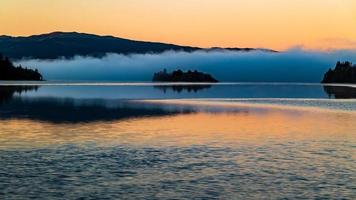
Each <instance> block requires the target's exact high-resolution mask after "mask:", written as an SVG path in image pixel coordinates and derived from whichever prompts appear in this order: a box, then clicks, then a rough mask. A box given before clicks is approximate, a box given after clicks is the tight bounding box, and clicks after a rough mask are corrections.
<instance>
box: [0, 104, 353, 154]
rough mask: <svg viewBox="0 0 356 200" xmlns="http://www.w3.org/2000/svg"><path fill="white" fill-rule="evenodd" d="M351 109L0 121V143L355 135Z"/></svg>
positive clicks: (160, 142)
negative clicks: (110, 119)
mask: <svg viewBox="0 0 356 200" xmlns="http://www.w3.org/2000/svg"><path fill="white" fill-rule="evenodd" d="M355 117H356V114H355V113H354V112H349V113H348V112H327V111H325V112H322V111H313V109H309V111H306V110H303V109H294V110H291V109H277V108H267V109H265V110H264V111H263V112H261V111H259V110H258V109H257V110H255V109H251V110H247V111H244V112H229V113H226V112H225V113H224V112H222V113H211V112H210V113H209V112H197V113H189V114H176V115H169V116H163V117H162V116H160V117H141V118H131V119H125V120H116V121H97V122H91V123H61V124H56V123H49V122H41V121H34V120H22V119H10V120H2V121H1V125H0V127H1V132H0V148H1V149H7V148H40V147H50V146H55V145H64V144H78V145H81V144H90V143H93V144H97V145H134V146H162V147H164V146H190V145H216V146H220V145H238V144H252V145H253V144H256V145H257V144H261V143H268V142H288V141H296V140H298V141H300V140H325V141H335V140H337V141H355V140H356V137H355V133H356V123H355V119H356V118H355Z"/></svg>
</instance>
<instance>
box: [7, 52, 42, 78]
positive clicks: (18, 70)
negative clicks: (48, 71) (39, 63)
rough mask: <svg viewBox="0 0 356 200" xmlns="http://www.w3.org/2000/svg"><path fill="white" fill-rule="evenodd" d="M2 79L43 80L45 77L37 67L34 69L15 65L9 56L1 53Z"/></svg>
mask: <svg viewBox="0 0 356 200" xmlns="http://www.w3.org/2000/svg"><path fill="white" fill-rule="evenodd" d="M0 80H24V81H27V80H28V81H42V80H43V77H42V75H41V74H40V73H39V72H38V70H37V69H35V70H32V69H28V68H23V67H22V66H21V65H20V66H17V67H16V66H14V64H13V63H12V62H11V61H10V59H9V58H8V57H5V56H3V55H2V54H0Z"/></svg>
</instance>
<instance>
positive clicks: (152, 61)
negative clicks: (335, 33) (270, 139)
mask: <svg viewBox="0 0 356 200" xmlns="http://www.w3.org/2000/svg"><path fill="white" fill-rule="evenodd" d="M339 60H340V61H344V60H349V61H356V51H332V52H315V51H303V50H300V49H291V50H288V51H286V52H282V53H270V52H263V51H254V52H234V51H212V52H206V51H196V52H192V53H188V52H173V51H168V52H164V53H162V54H133V55H119V54H108V55H107V56H105V57H104V58H92V57H75V58H74V59H71V60H66V59H58V60H22V61H19V62H18V63H17V64H22V65H24V66H29V67H32V68H37V69H38V70H39V71H40V72H41V73H42V74H43V76H44V77H45V79H46V80H72V81H81V80H82V81H151V79H152V75H153V73H154V72H157V71H160V70H162V69H164V68H166V69H168V70H174V69H183V70H188V69H193V70H195V69H196V70H199V71H203V72H207V73H210V74H212V75H213V76H214V77H216V78H217V79H218V80H220V81H225V82H235V81H236V82H320V81H321V79H322V77H323V74H324V72H325V71H327V69H328V68H330V67H333V66H334V65H335V63H336V62H337V61H339Z"/></svg>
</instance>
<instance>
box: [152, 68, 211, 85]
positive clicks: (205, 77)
mask: <svg viewBox="0 0 356 200" xmlns="http://www.w3.org/2000/svg"><path fill="white" fill-rule="evenodd" d="M152 81H154V82H206V83H216V82H218V80H216V79H215V78H213V77H212V76H211V75H210V74H205V73H202V72H198V71H197V70H195V71H191V70H188V71H187V72H183V71H182V70H180V69H179V70H175V71H173V72H172V73H168V72H167V70H166V69H164V70H163V71H160V72H157V73H155V74H154V75H153V79H152Z"/></svg>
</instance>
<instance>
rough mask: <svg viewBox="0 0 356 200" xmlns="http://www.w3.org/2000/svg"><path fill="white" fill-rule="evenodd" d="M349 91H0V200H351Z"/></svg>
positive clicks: (93, 86)
mask: <svg viewBox="0 0 356 200" xmlns="http://www.w3.org/2000/svg"><path fill="white" fill-rule="evenodd" d="M355 119H356V86H355V85H320V84H302V83H219V84H188V83H186V84H182V83H177V84H152V83H105V82H99V83H94V82H88V83H84V82H71V83H69V82H43V83H37V82H0V169H1V171H0V199H28V198H39V199H207V198H209V199H294V198H307V199H355V198H356V193H355V191H356V164H355V163H356V162H355V158H356V156H355V155H356V154H355V150H356V123H355Z"/></svg>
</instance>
